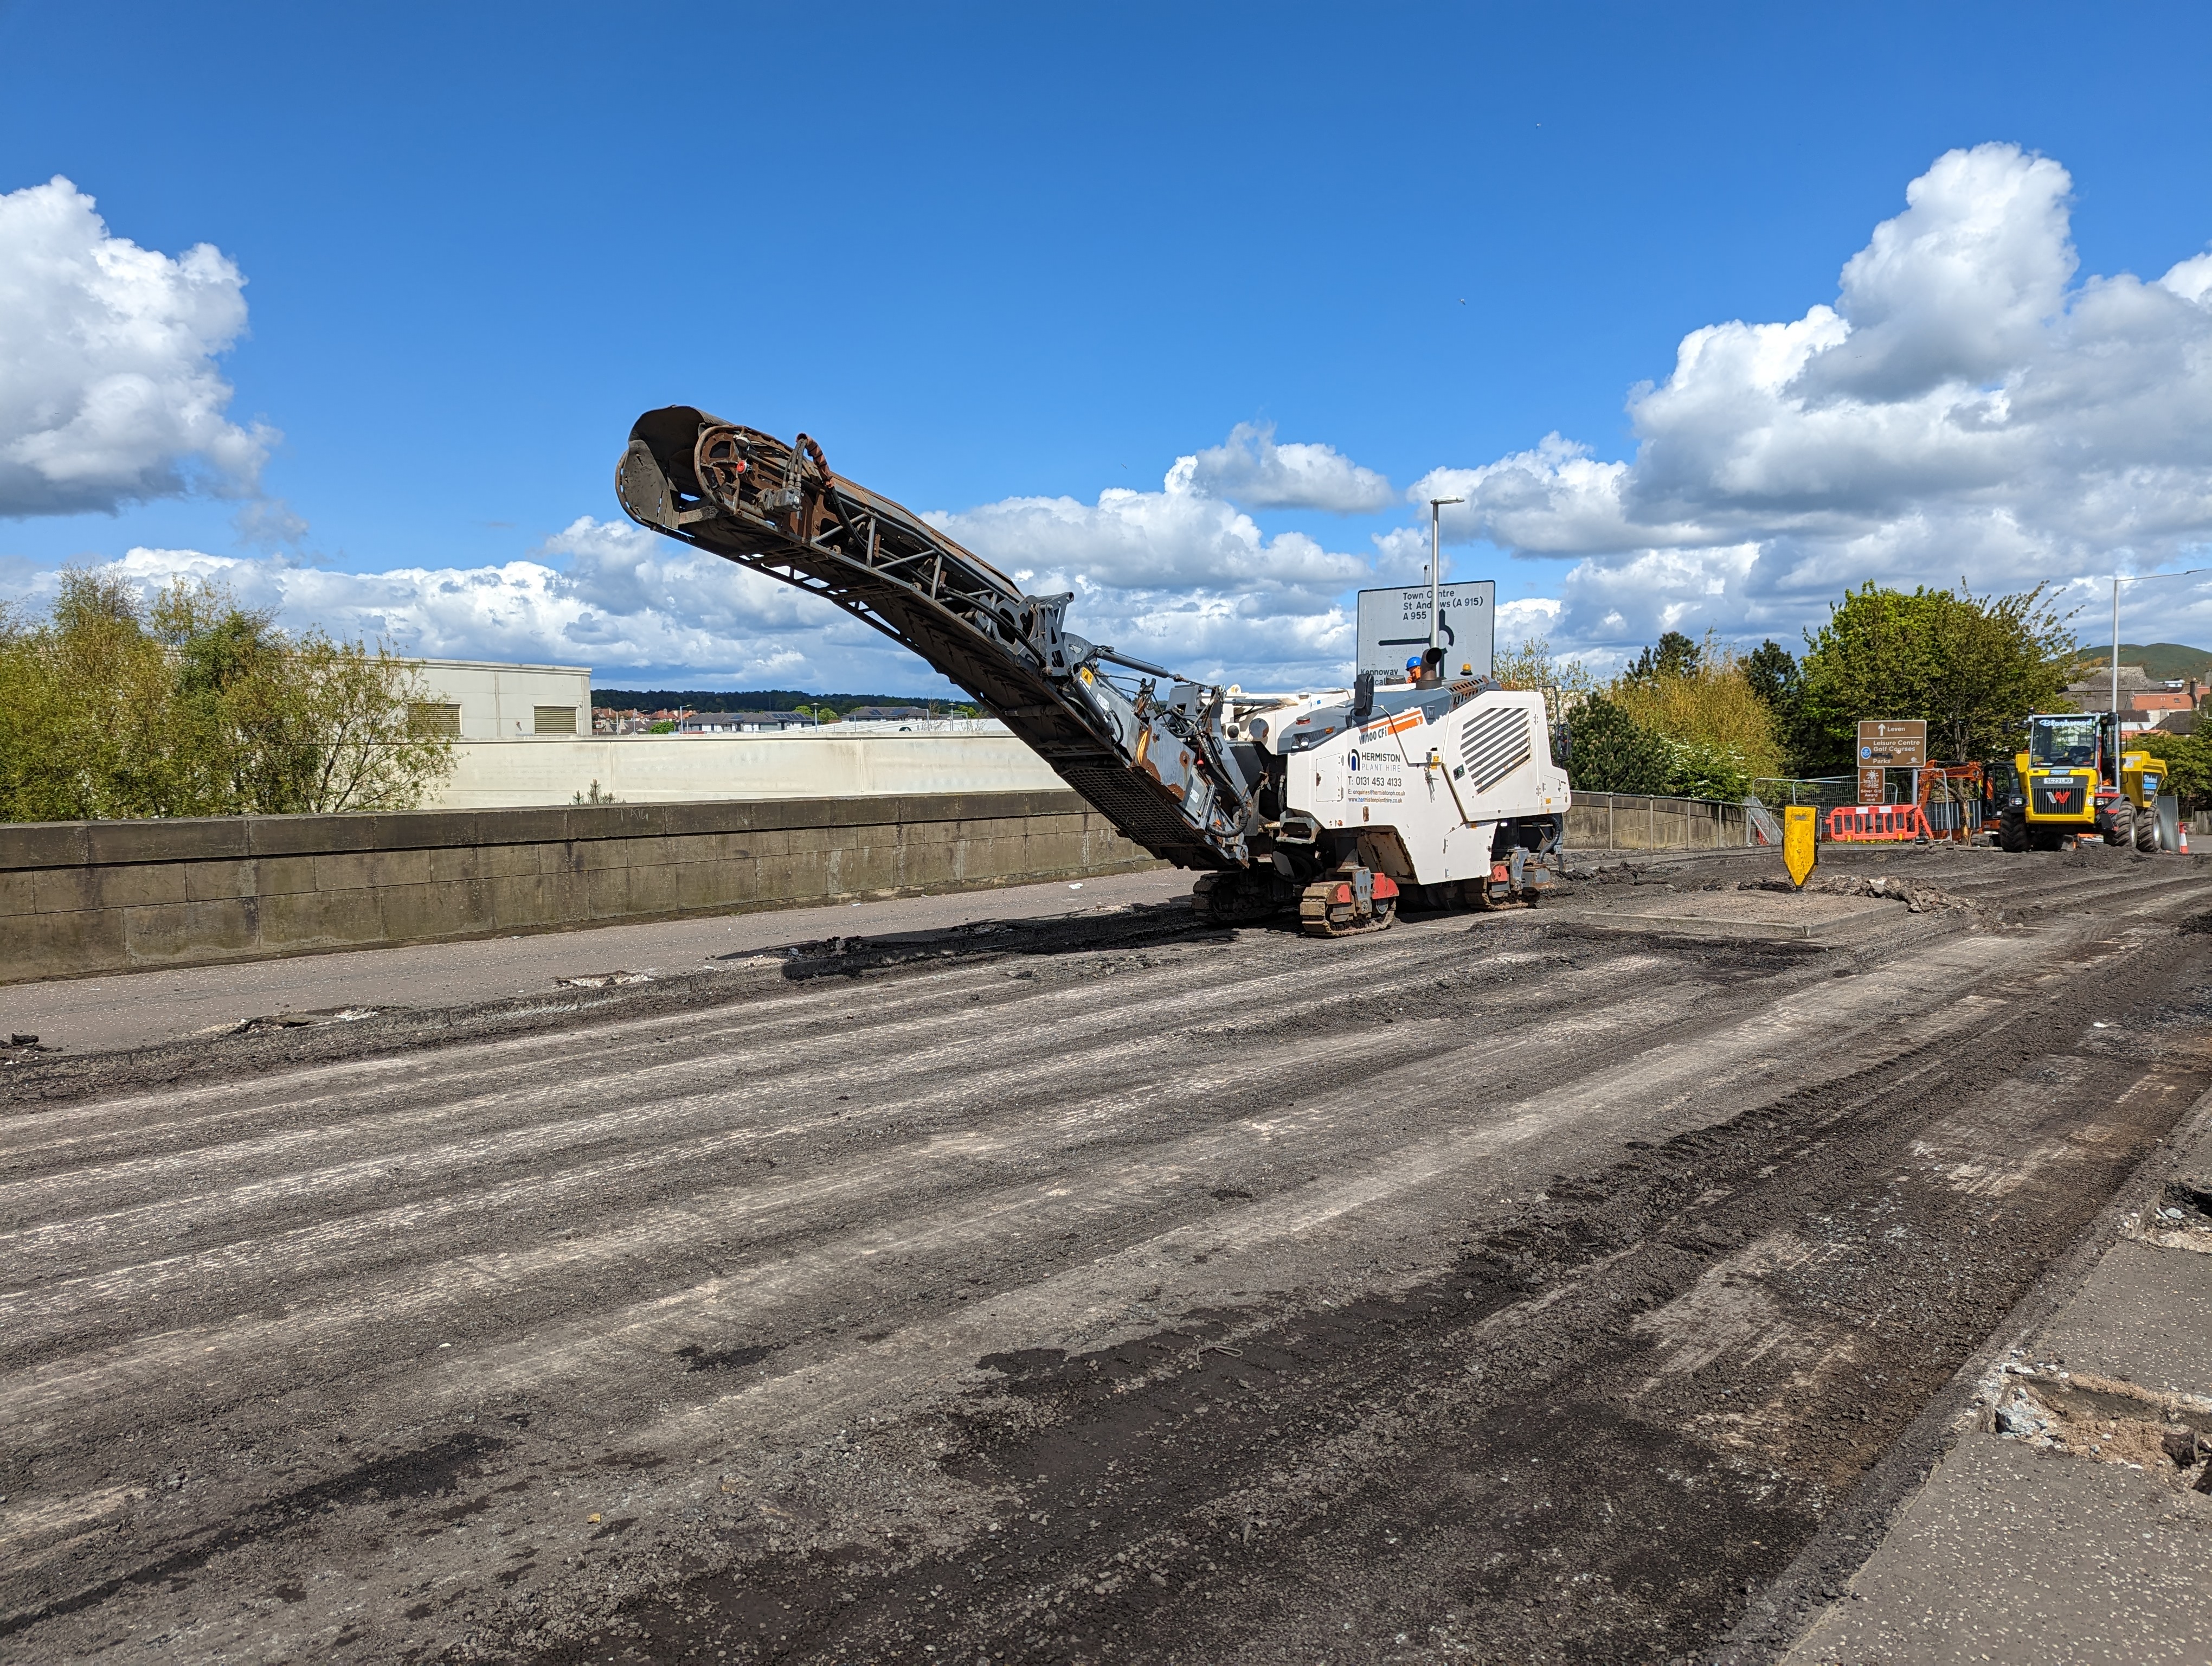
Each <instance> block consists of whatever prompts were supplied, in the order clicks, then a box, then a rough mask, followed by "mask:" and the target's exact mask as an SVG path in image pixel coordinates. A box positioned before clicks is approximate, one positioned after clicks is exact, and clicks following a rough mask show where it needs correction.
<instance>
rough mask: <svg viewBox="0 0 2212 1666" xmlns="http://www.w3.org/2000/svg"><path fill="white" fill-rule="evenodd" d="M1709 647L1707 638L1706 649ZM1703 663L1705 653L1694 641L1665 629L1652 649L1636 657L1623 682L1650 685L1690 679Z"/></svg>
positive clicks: (1676, 631) (1674, 631) (1646, 649)
mask: <svg viewBox="0 0 2212 1666" xmlns="http://www.w3.org/2000/svg"><path fill="white" fill-rule="evenodd" d="M1706 647H1708V648H1710V647H1711V640H1710V639H1708V641H1707V643H1706ZM1704 663H1705V651H1704V650H1703V649H1701V648H1699V646H1698V645H1697V644H1696V643H1695V642H1693V641H1691V640H1690V639H1689V638H1688V637H1687V636H1685V635H1683V634H1682V633H1681V632H1680V631H1679V630H1669V631H1667V632H1665V633H1664V634H1662V635H1661V636H1660V638H1659V644H1658V646H1657V647H1656V648H1645V649H1644V652H1643V653H1642V654H1638V656H1637V659H1636V663H1635V664H1634V665H1632V666H1629V668H1628V670H1627V671H1626V673H1624V678H1623V680H1625V681H1626V682H1631V683H1652V682H1656V681H1658V680H1659V679H1661V678H1671V677H1690V676H1694V675H1695V674H1696V672H1697V671H1698V669H1699V666H1701V665H1703V664H1704Z"/></svg>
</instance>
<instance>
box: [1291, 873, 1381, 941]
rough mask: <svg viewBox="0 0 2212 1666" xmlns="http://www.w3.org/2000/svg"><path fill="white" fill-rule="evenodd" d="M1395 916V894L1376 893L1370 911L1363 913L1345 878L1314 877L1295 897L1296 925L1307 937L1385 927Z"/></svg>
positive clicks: (1343, 935)
mask: <svg viewBox="0 0 2212 1666" xmlns="http://www.w3.org/2000/svg"><path fill="white" fill-rule="evenodd" d="M1397 918H1398V899H1397V898H1396V897H1376V899H1375V903H1374V906H1373V909H1372V910H1371V912H1370V913H1369V914H1367V915H1364V916H1363V915H1361V914H1360V912H1359V904H1358V901H1357V900H1356V899H1355V898H1354V897H1353V895H1352V884H1351V882H1350V881H1349V880H1346V879H1317V880H1316V881H1315V882H1314V883H1313V884H1312V885H1308V886H1307V887H1306V888H1305V890H1304V891H1303V892H1302V893H1301V894H1300V895H1299V897H1298V927H1299V929H1300V930H1302V931H1304V933H1305V934H1306V935H1307V936H1308V937H1355V936H1357V935H1358V934H1359V933H1362V932H1379V931H1387V930H1388V929H1389V927H1391V926H1392V925H1393V924H1394V923H1395V921H1396V920H1397Z"/></svg>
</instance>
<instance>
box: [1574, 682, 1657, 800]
mask: <svg viewBox="0 0 2212 1666" xmlns="http://www.w3.org/2000/svg"><path fill="white" fill-rule="evenodd" d="M1568 727H1569V730H1570V733H1571V745H1570V747H1569V751H1568V756H1567V782H1568V784H1569V785H1570V786H1571V787H1576V788H1577V789H1578V790H1580V791H1582V792H1585V793H1664V792H1666V791H1668V785H1667V781H1668V770H1669V769H1670V767H1671V765H1672V763H1673V759H1672V758H1671V757H1670V756H1669V754H1668V750H1667V744H1666V742H1665V741H1663V740H1662V739H1660V738H1659V737H1658V736H1657V735H1656V734H1653V733H1651V732H1650V730H1648V729H1646V728H1644V727H1642V726H1640V725H1639V724H1638V722H1637V721H1636V720H1635V719H1634V718H1632V717H1631V716H1630V715H1629V714H1627V713H1626V711H1624V710H1623V709H1622V708H1620V706H1619V705H1617V704H1615V703H1614V702H1613V701H1612V700H1611V699H1609V698H1607V696H1604V695H1601V694H1594V695H1592V696H1589V698H1588V699H1586V700H1584V701H1583V702H1582V703H1581V704H1580V705H1579V706H1577V707H1576V708H1575V709H1574V714H1573V715H1572V716H1571V718H1570V719H1569V720H1568Z"/></svg>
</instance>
